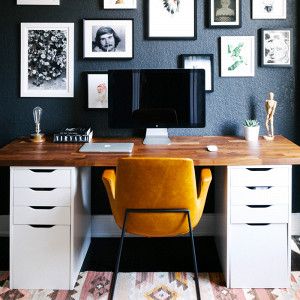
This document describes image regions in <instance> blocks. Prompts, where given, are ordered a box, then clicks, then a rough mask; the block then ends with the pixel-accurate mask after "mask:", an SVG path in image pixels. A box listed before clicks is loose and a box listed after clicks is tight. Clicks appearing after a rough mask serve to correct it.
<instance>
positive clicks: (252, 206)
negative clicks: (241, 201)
mask: <svg viewBox="0 0 300 300" xmlns="http://www.w3.org/2000/svg"><path fill="white" fill-rule="evenodd" d="M271 206H272V205H247V207H250V208H267V207H271Z"/></svg>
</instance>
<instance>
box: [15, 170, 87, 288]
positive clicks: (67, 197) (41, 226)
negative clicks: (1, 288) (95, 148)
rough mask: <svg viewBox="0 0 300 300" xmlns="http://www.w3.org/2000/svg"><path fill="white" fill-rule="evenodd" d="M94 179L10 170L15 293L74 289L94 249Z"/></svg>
mask: <svg viewBox="0 0 300 300" xmlns="http://www.w3.org/2000/svg"><path fill="white" fill-rule="evenodd" d="M90 173H91V170H90V168H75V167H49V168H48V167H11V170H10V176H11V180H10V197H11V199H10V211H11V213H10V288H12V289H66V290H68V289H73V288H74V284H75V282H76V279H77V276H78V273H79V271H80V268H81V266H82V263H83V260H84V258H85V255H86V252H87V250H88V247H89V244H90V230H91V223H90Z"/></svg>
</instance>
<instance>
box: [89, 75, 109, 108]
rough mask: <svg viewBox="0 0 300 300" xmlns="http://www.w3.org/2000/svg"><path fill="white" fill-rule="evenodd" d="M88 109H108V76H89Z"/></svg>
mask: <svg viewBox="0 0 300 300" xmlns="http://www.w3.org/2000/svg"><path fill="white" fill-rule="evenodd" d="M87 79H88V108H89V109H97V108H108V74H107V73H105V72H97V73H93V74H88V75H87Z"/></svg>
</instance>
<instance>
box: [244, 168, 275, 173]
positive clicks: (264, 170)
mask: <svg viewBox="0 0 300 300" xmlns="http://www.w3.org/2000/svg"><path fill="white" fill-rule="evenodd" d="M247 170H248V171H253V172H256V171H260V172H266V171H270V170H272V168H247Z"/></svg>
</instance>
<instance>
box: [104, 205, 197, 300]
mask: <svg viewBox="0 0 300 300" xmlns="http://www.w3.org/2000/svg"><path fill="white" fill-rule="evenodd" d="M136 213H139V214H140V213H142V214H146V213H184V214H185V215H187V216H188V223H189V234H190V240H191V246H192V254H193V264H194V276H195V278H194V280H195V285H196V293H197V299H198V300H200V299H201V298H200V287H199V280H198V267H197V259H196V251H195V244H194V235H193V230H192V225H191V217H190V210H189V209H163V208H158V209H147V208H146V209H144V208H141V209H132V208H128V209H126V211H125V218H124V222H123V227H122V235H121V241H120V244H119V250H118V257H117V262H116V266H115V272H114V273H113V276H112V280H111V286H110V293H109V297H108V299H109V300H113V297H114V291H115V285H116V281H117V276H118V272H119V266H120V260H121V254H122V249H123V242H124V239H125V231H126V230H125V229H126V223H127V219H128V215H129V214H136Z"/></svg>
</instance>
